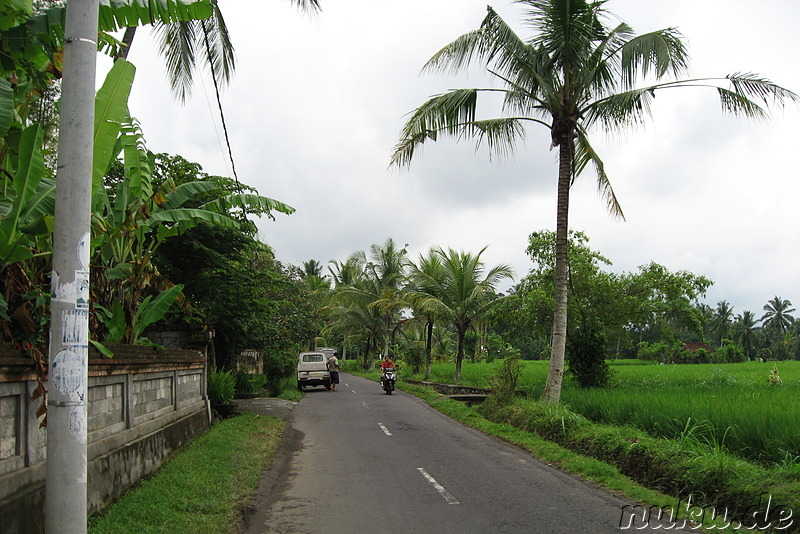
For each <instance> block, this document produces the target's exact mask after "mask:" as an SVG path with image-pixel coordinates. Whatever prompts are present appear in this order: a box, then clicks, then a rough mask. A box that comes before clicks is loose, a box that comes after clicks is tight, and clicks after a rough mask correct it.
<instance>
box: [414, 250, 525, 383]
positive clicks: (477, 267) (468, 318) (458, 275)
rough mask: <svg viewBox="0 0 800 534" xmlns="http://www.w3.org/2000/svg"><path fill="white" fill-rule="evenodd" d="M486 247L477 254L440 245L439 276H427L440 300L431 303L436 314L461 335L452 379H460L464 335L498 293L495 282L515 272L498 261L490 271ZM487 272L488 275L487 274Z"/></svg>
mask: <svg viewBox="0 0 800 534" xmlns="http://www.w3.org/2000/svg"><path fill="white" fill-rule="evenodd" d="M485 250H486V247H483V248H482V249H481V250H480V251H479V252H478V253H477V254H471V253H469V252H459V251H455V250H453V249H448V250H447V252H445V251H444V250H443V249H442V248H437V249H435V250H434V253H435V254H437V255H438V256H439V257H440V258H441V264H442V266H441V273H440V275H439V276H440V278H439V279H438V280H436V279H433V278H431V279H428V280H427V282H428V283H429V284H430V292H431V294H432V295H436V299H437V301H436V302H435V303H434V302H433V301H431V302H430V303H429V304H430V305H432V306H433V307H434V308H435V309H436V314H437V315H440V316H441V317H444V318H446V320H447V321H448V322H450V323H451V324H452V325H453V328H454V329H455V331H456V334H457V335H458V346H457V350H456V372H455V376H454V377H453V380H454V381H455V382H458V381H459V380H461V363H462V361H463V360H464V337H465V335H466V333H467V330H469V329H470V328H471V327H473V326H474V325H475V323H476V321H478V320H479V319H480V318H481V317H482V316H483V314H484V313H485V312H486V310H487V309H488V307H489V306H491V304H492V302H493V301H492V298H493V297H495V296H496V292H495V286H496V285H497V283H498V282H500V281H501V280H503V279H505V278H511V277H512V276H513V273H512V271H511V268H510V267H509V266H508V265H503V264H501V265H497V266H496V267H493V268H492V269H490V270H489V271H488V272H487V271H486V270H485V269H486V268H485V266H484V264H483V262H482V261H481V254H483V252H484V251H485ZM484 273H485V275H484Z"/></svg>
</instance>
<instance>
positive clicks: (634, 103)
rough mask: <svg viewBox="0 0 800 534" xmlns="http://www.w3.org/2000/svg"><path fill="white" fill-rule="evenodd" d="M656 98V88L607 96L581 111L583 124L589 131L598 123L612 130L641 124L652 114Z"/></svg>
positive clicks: (639, 89)
mask: <svg viewBox="0 0 800 534" xmlns="http://www.w3.org/2000/svg"><path fill="white" fill-rule="evenodd" d="M654 97H655V86H650V87H643V88H638V89H631V90H629V91H625V92H622V93H616V94H613V95H610V96H607V97H605V98H603V99H601V100H597V101H595V102H592V103H591V104H590V105H589V106H587V107H586V108H585V109H583V110H581V113H582V114H583V117H584V122H583V124H584V126H585V127H586V129H587V130H588V129H589V128H590V127H591V126H592V125H594V124H595V123H597V122H600V123H602V125H603V126H604V127H605V128H608V129H610V130H619V129H621V128H623V127H626V126H630V125H635V124H641V123H642V122H644V119H646V118H647V117H650V116H651V114H652V104H653V98H654Z"/></svg>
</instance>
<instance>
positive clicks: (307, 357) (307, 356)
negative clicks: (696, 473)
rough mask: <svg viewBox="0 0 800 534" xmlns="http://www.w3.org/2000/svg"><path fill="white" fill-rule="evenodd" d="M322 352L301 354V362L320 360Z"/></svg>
mask: <svg viewBox="0 0 800 534" xmlns="http://www.w3.org/2000/svg"><path fill="white" fill-rule="evenodd" d="M321 361H322V354H303V363H314V362H321Z"/></svg>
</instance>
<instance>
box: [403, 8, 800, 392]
mask: <svg viewBox="0 0 800 534" xmlns="http://www.w3.org/2000/svg"><path fill="white" fill-rule="evenodd" d="M516 3H518V4H521V5H523V6H525V8H526V9H525V14H524V15H523V19H524V21H525V23H526V25H527V27H529V28H532V29H533V31H534V33H533V36H532V37H531V38H530V39H522V38H520V37H518V36H517V34H516V33H514V31H513V30H512V29H511V28H510V27H509V26H508V25H507V24H506V22H505V21H504V20H503V19H502V18H501V17H500V16H499V15H498V14H497V13H496V12H495V11H494V9H492V8H491V7H488V13H487V15H486V18H485V19H484V20H483V22H482V23H481V26H480V28H478V29H477V30H474V31H472V32H469V33H466V34H464V35H462V36H461V37H459V38H457V39H456V40H455V41H453V42H452V43H450V44H448V45H446V46H445V47H444V48H442V49H441V50H440V51H439V52H437V53H436V54H435V55H434V56H433V57H432V58H431V59H430V60H429V61H428V62H427V63H426V64H425V66H424V68H423V70H426V71H447V72H453V73H455V72H458V71H461V70H466V69H467V68H468V67H469V66H471V65H472V64H473V63H480V64H481V65H482V66H483V67H485V68H486V69H487V72H488V73H489V74H490V75H491V76H492V77H493V78H495V79H496V80H497V81H498V82H499V84H500V85H501V86H502V87H493V88H488V89H480V88H472V89H454V90H451V91H448V92H446V93H443V94H440V95H437V96H435V97H433V98H431V99H430V100H428V101H427V102H425V103H424V104H422V105H421V106H420V107H419V108H417V109H416V110H415V111H414V112H413V113H412V115H411V117H410V118H409V120H408V121H407V122H406V124H405V126H404V127H403V129H402V131H401V139H400V141H399V143H398V144H397V145H396V146H395V148H394V152H393V154H392V158H391V164H392V165H398V166H407V165H410V163H411V161H412V159H413V156H414V154H415V153H416V152H417V151H418V149H421V147H422V145H423V144H424V143H425V142H426V141H429V140H430V141H435V140H436V139H437V138H438V137H440V136H452V137H456V138H457V139H461V138H474V139H476V141H477V144H478V145H481V144H483V143H484V142H485V143H486V145H487V146H488V148H489V149H490V151H491V152H492V153H495V154H499V155H501V156H502V155H506V154H508V153H511V152H512V151H513V150H514V148H515V146H516V142H517V141H518V140H519V139H521V138H523V137H524V135H525V125H528V124H532V125H541V126H544V127H545V128H548V129H549V130H550V134H551V136H550V137H551V148H555V147H558V151H559V163H558V182H557V211H556V213H557V214H556V271H555V277H556V284H555V312H554V320H553V336H552V340H553V342H552V352H551V356H550V373H549V375H548V378H547V384H546V386H545V389H544V395H543V397H544V399H546V400H549V401H554V402H557V401H558V400H559V399H560V395H561V381H562V376H563V370H564V349H565V343H566V332H567V229H568V214H569V191H570V186H571V185H572V183H573V182H574V180H575V179H576V178H577V176H578V175H580V174H581V172H582V171H583V170H584V169H585V168H586V167H587V165H589V164H590V163H591V164H592V165H593V167H594V169H595V171H596V174H597V185H598V188H599V190H600V193H601V195H602V196H603V198H604V200H605V202H606V205H607V207H608V209H609V211H610V212H611V213H612V214H614V215H616V216H619V217H623V214H622V210H621V208H620V205H619V203H618V201H617V198H616V196H615V195H614V191H613V189H612V188H611V183H610V181H609V178H608V176H607V174H606V171H605V167H604V165H603V161H602V160H601V159H600V156H599V155H598V154H597V153H596V152H595V150H594V149H593V147H592V145H591V143H590V142H589V133H590V131H591V130H592V129H593V128H597V127H599V128H603V129H607V130H619V129H622V128H624V127H627V126H630V125H632V124H640V123H643V122H644V120H645V119H646V118H647V117H648V116H649V114H650V109H651V105H652V103H653V98H654V97H655V93H656V91H661V90H663V89H669V88H677V87H687V86H689V87H691V86H695V87H698V86H699V87H712V88H713V89H715V90H716V91H717V92H718V94H719V96H720V99H721V103H722V107H723V110H725V111H727V112H731V113H734V114H740V115H745V116H748V117H756V118H762V117H765V116H766V111H765V108H766V106H767V105H769V104H771V103H783V102H784V101H785V100H786V99H790V100H795V101H796V100H798V96H797V95H795V94H794V93H792V92H791V91H788V90H786V89H784V88H782V87H780V86H778V85H775V84H773V83H772V82H770V81H769V80H766V79H763V78H760V77H758V76H755V75H753V74H732V75H729V76H726V77H725V78H719V79H717V78H702V79H680V77H681V76H682V75H683V74H684V73H685V72H686V70H687V65H688V55H687V52H686V48H685V45H684V43H683V41H682V37H681V35H680V34H679V33H678V32H677V31H676V30H675V29H673V28H668V29H665V30H658V31H654V32H651V33H647V34H643V35H639V36H637V35H635V34H634V32H633V30H632V28H631V27H630V26H628V25H627V24H625V23H624V22H620V23H618V24H617V25H616V26H607V25H606V22H607V21H609V20H612V18H611V17H610V16H609V15H610V13H608V12H606V10H605V9H604V5H605V2H604V1H602V0H600V1H587V0H516ZM486 92H490V93H493V94H497V93H498V92H499V93H501V94H503V96H504V107H503V111H504V113H503V116H501V117H500V118H496V119H488V120H478V119H477V118H476V108H477V101H478V96H479V95H480V94H484V93H486Z"/></svg>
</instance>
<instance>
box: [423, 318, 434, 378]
mask: <svg viewBox="0 0 800 534" xmlns="http://www.w3.org/2000/svg"><path fill="white" fill-rule="evenodd" d="M425 337H426V339H425V380H428V379H429V378H430V377H431V345H432V344H433V321H428V324H427V336H425Z"/></svg>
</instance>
